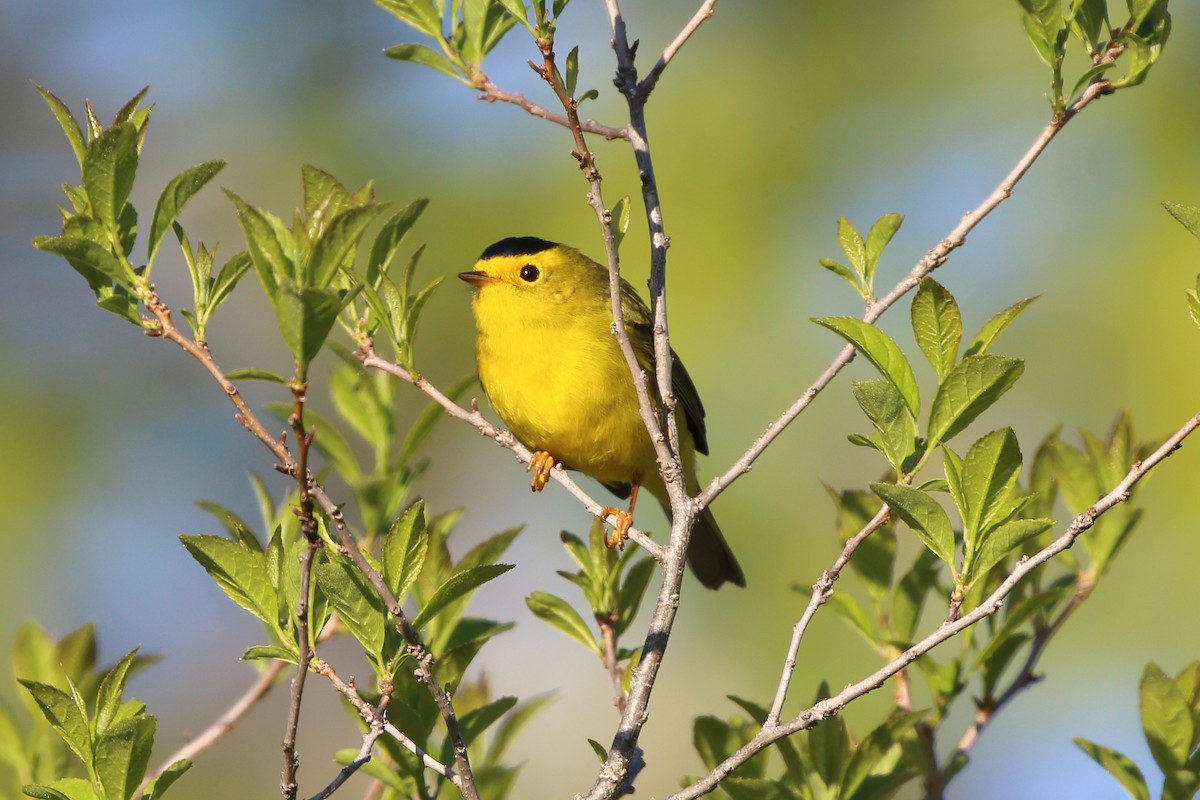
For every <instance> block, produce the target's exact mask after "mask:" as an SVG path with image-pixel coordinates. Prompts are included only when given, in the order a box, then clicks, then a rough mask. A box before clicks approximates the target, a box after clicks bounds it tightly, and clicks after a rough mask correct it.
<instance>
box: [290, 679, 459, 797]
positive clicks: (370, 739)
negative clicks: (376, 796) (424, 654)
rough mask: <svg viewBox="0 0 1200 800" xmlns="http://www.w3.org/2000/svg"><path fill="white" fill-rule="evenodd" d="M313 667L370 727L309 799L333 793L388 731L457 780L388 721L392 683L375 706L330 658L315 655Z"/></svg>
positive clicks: (436, 769)
mask: <svg viewBox="0 0 1200 800" xmlns="http://www.w3.org/2000/svg"><path fill="white" fill-rule="evenodd" d="M312 671H313V672H315V673H317V674H318V675H321V676H323V677H325V678H327V679H328V680H329V682H330V684H331V685H332V686H333V688H334V689H336V690H337V691H338V692H340V693H341V694H342V695H344V696H345V697H346V699H347V700H348V701H349V702H350V704H351V705H352V706H354V708H355V709H356V710H357V711H358V713H359V716H361V717H362V718H363V721H364V722H366V723H367V730H366V732H364V733H363V742H362V746H361V747H359V750H358V753H357V754H356V755H355V757H354V759H353V760H352V761H351V762H350V763H349V764H347V765H346V766H345V767H343V768H342V769H341V771H340V772H338V774H337V775H336V776H334V779H333V780H332V781H330V783H329V785H328V786H326V787H325V788H324V789H323V790H321V791H320V792H318V793H317V794H315V795H313V797H311V798H310V800H324V799H325V798H327V797H329V796H330V795H332V794H333V793H334V792H335V791H336V790H337V789H338V788H339V787H340V786H341V785H342V784H343V783H345V782H346V781H347V780H348V779H349V778H350V776H351V775H353V774H354V773H355V772H357V771H358V770H359V769H360V768H361V767H362V766H363V765H364V764H366V763H367V762H368V761H370V760H371V751H372V749H373V748H374V747H375V742H376V741H378V740H379V738H380V737H381V736H383V734H385V733H386V734H388V735H389V736H391V737H392V738H394V739H395V740H396V741H397V742H399V743H400V744H401V745H402V746H403V747H404V748H405V749H407V750H408V751H409V752H410V753H412V754H413V755H415V756H417V757H418V758H419V759H421V763H422V764H423V765H424V766H425V767H426V768H428V769H431V770H433V771H434V772H436V773H438V774H439V775H441V776H442V777H444V778H446V779H447V780H449V781H451V782H452V783H455V784H457V781H456V780H455V777H456V776H455V774H454V770H452V769H450V768H449V767H447V766H446V765H445V764H443V763H441V762H440V761H438V760H437V759H435V758H434V757H433V756H431V755H429V754H428V753H426V752H425V751H424V750H422V749H421V748H420V747H418V746H417V744H416V742H414V741H413V740H412V739H410V738H408V737H407V736H405V735H404V734H403V733H401V732H400V731H399V730H397V728H396V727H395V726H394V725H392V724H391V723H390V722H388V721H387V716H386V711H387V706H388V703H389V702H390V701H391V698H392V691H391V689H392V687H391V685H390V684H387V683H385V684H384V685H383V687H382V688H383V692H382V696H381V697H380V699H379V703H378V704H377V705H374V706H373V705H371V704H370V703H368V702H367V701H366V700H364V699H363V697H362V695H360V694H359V693H358V688H357V687H356V686H355V685H354V679H353V678H351V679H350V680H349V681H343V680H342V679H341V677H339V676H338V674H337V672H335V671H334V669H333V667H331V666H330V665H329V663H328V662H327V661H323V660H321V659H314V660H313V662H312Z"/></svg>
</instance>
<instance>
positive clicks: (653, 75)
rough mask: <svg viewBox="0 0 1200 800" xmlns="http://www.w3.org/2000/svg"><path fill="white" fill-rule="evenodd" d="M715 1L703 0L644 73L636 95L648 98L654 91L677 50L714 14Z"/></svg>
mask: <svg viewBox="0 0 1200 800" xmlns="http://www.w3.org/2000/svg"><path fill="white" fill-rule="evenodd" d="M716 5H717V0H704V2H703V3H701V4H700V8H698V9H696V13H695V14H694V15H693V16H692V18H691V20H689V21H688V24H687V25H684V26H683V30H681V31H680V32H679V35H678V36H676V37H675V40H674V41H672V42H671V43H670V44H669V45H667V47H666V49H665V50H663V54H662V55H661V56H659V57H658V61H656V62H654V66H653V67H651V68H650V71H649V72H647V73H646V77H645V78H643V79H642V81H641V83H639V84H638V87H637V89H638V94H640V95H641V96H642V98H643V100H644V98H646V97H649V96H650V93H651V92H652V91H654V87H655V86H657V85H658V79H659V78H661V77H662V74H663V70H665V69H666V68H667V65H668V64H670V63H671V59H673V58H675V56H676V54H677V53H679V49H680V48H681V47H683V46H684V45H685V44H687V40H688V39H690V38H691V36H692V34H693V33H695V32H696V29H697V28H699V27H700V26H701V25H703V24H704V23H705V22H706V21H707V20H708V19H709V18H710V17H712V15H713V14H714V13H716Z"/></svg>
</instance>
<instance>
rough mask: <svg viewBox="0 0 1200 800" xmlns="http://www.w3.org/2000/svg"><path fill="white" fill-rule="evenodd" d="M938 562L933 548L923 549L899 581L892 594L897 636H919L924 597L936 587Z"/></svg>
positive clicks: (893, 623) (903, 638)
mask: <svg viewBox="0 0 1200 800" xmlns="http://www.w3.org/2000/svg"><path fill="white" fill-rule="evenodd" d="M939 564H940V562H939V561H938V557H937V556H936V555H935V554H934V552H933V551H932V550H922V551H921V552H920V553H918V554H917V558H916V561H914V562H913V565H912V567H911V568H910V569H909V570H908V571H907V572H905V573H904V575H903V576H901V578H900V581H899V583H897V584H896V590H895V592H894V593H893V595H892V615H891V619H892V628H893V630H894V631H895V632H896V636H897V637H899V638H900V639H902V640H904V641H906V642H907V641H912V639H913V637H914V636H915V635H916V630H917V625H918V623H920V621H921V610H922V609H923V608H924V606H925V599H926V598H927V597H928V596H929V593H930V592H931V591H932V590H933V589H934V588H935V587H936V586H937V579H938V566H939Z"/></svg>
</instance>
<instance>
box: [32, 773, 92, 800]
mask: <svg viewBox="0 0 1200 800" xmlns="http://www.w3.org/2000/svg"><path fill="white" fill-rule="evenodd" d="M21 791H22V792H24V793H25V794H26V795H28V796H29V797H38V798H42V800H96V790H95V789H94V788H92V785H91V784H90V783H88V782H87V781H85V780H84V779H83V778H59V779H58V780H56V781H54V782H53V783H51V784H49V785H46V784H40V785H30V786H22V787H21Z"/></svg>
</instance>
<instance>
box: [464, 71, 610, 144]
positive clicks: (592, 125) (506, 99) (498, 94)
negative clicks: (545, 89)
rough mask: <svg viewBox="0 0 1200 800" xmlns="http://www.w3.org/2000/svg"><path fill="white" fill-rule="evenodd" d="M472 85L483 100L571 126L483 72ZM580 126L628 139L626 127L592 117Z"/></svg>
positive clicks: (606, 136)
mask: <svg viewBox="0 0 1200 800" xmlns="http://www.w3.org/2000/svg"><path fill="white" fill-rule="evenodd" d="M472 85H473V86H474V87H475V88H476V89H478V90H479V91H481V92H483V94H481V95H480V96H479V99H480V100H485V101H487V102H489V103H495V102H496V101H500V102H502V103H510V104H512V105H514V106H518V107H520V108H523V109H524V110H525V111H526V112H527V113H529V114H532V115H533V116H535V117H538V118H540V119H544V120H546V121H548V122H553V123H554V124H555V125H562V126H563V127H564V128H569V127H571V122H570V120H568V119H567V118H566V117H565V116H563V115H562V114H555V113H554V112H553V111H550V110H549V109H547V108H543V107H542V106H540V105H538V104H537V103H534V102H533V101H532V100H530V99H529V98H527V97H526V96H525V95H523V94H521V93H520V92H506V91H504V90H503V89H501V88H500V87H498V86H496V84H494V83H492V79H491V78H489V77H488V76H487V75H486V74H484V73H483V72H480V73H479V74H478V75H476V76H475V77H474V78H472ZM579 125H580V128H581V129H582V130H583V131H584V132H586V133H594V134H596V135H597V136H603V137H604V138H605V139H607V140H609V141H612V140H613V139H628V138H629V131H628V129H627V128H612V127H609V126H608V125H602V124H600V123H599V122H597V121H596V120H594V119H587V120H583V121H582V122H580V123H579Z"/></svg>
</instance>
